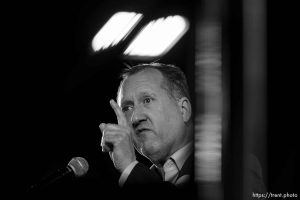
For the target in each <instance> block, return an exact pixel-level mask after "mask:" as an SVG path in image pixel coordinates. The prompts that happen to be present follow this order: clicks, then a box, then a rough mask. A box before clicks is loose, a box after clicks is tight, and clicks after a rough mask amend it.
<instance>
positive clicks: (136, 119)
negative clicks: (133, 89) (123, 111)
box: [131, 106, 146, 128]
mask: <svg viewBox="0 0 300 200" xmlns="http://www.w3.org/2000/svg"><path fill="white" fill-rule="evenodd" d="M145 120H146V115H145V113H144V110H143V108H141V106H138V107H135V108H134V110H133V112H132V115H131V124H132V127H133V128H136V127H137V126H138V125H139V124H140V123H141V122H142V121H145Z"/></svg>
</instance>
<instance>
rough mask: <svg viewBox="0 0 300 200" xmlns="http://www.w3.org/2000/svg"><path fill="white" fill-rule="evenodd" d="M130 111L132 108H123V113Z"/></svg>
mask: <svg viewBox="0 0 300 200" xmlns="http://www.w3.org/2000/svg"><path fill="white" fill-rule="evenodd" d="M130 110H132V106H124V107H123V108H122V111H123V112H127V111H130Z"/></svg>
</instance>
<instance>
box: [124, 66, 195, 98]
mask: <svg viewBox="0 0 300 200" xmlns="http://www.w3.org/2000/svg"><path fill="white" fill-rule="evenodd" d="M146 69H156V70H158V71H160V72H161V74H162V75H163V77H164V80H163V82H162V88H164V89H165V90H166V91H167V93H168V95H170V97H172V98H174V99H175V100H178V99H180V98H182V97H187V98H188V99H189V101H191V98H190V94H189V87H188V83H187V80H186V76H185V74H184V73H183V71H182V70H181V69H180V68H179V67H177V66H175V65H171V64H163V63H157V62H155V63H150V64H138V65H135V66H132V67H128V68H126V69H124V70H123V72H122V73H121V78H122V82H123V81H124V80H125V79H126V78H127V77H129V76H131V75H134V74H136V73H138V72H141V71H143V70H146ZM121 85H122V83H121V84H120V86H121ZM119 90H120V88H119ZM119 92H120V91H118V95H119Z"/></svg>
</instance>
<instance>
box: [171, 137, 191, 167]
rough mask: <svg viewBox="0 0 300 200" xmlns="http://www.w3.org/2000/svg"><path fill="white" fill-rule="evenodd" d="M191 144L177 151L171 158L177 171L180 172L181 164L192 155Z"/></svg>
mask: <svg viewBox="0 0 300 200" xmlns="http://www.w3.org/2000/svg"><path fill="white" fill-rule="evenodd" d="M192 147H193V142H189V143H187V144H186V145H185V146H183V147H182V148H180V149H179V150H177V151H176V152H175V153H174V154H173V155H171V158H172V159H173V160H174V162H175V164H176V166H177V168H178V170H181V168H182V166H183V164H184V163H185V161H186V159H187V158H188V157H189V156H190V154H191V153H192V149H193V148H192Z"/></svg>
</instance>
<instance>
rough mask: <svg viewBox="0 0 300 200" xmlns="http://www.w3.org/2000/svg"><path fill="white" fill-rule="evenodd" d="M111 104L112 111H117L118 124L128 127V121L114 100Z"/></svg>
mask: <svg viewBox="0 0 300 200" xmlns="http://www.w3.org/2000/svg"><path fill="white" fill-rule="evenodd" d="M109 103H110V105H111V107H112V109H113V110H114V111H115V114H116V116H117V119H118V124H119V125H123V126H126V125H127V120H126V118H125V115H124V113H123V112H122V110H121V108H120V106H119V105H118V104H117V103H116V102H115V101H114V100H113V99H112V100H110V101H109Z"/></svg>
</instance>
